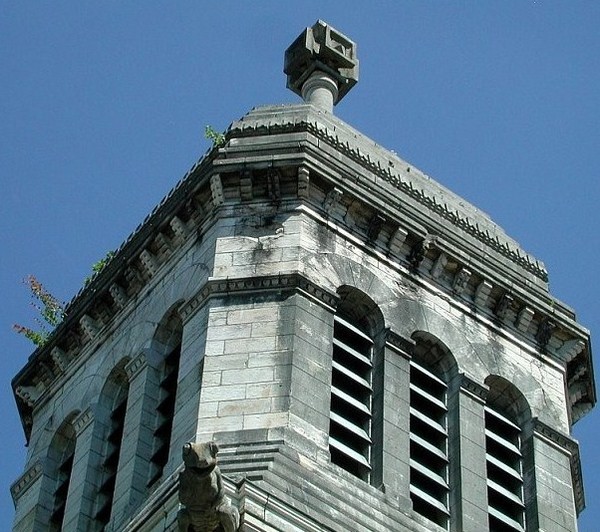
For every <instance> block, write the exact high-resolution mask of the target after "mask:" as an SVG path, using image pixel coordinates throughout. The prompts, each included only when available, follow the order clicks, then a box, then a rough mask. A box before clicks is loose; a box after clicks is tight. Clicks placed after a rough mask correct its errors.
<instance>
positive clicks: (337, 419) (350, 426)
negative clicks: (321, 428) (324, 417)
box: [330, 412, 371, 443]
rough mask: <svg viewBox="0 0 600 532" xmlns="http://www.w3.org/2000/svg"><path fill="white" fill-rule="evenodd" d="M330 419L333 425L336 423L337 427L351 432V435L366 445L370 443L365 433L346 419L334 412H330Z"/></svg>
mask: <svg viewBox="0 0 600 532" xmlns="http://www.w3.org/2000/svg"><path fill="white" fill-rule="evenodd" d="M330 419H331V421H333V422H334V423H337V424H338V425H341V426H342V427H344V428H345V429H346V430H349V431H350V432H352V434H354V435H355V436H357V437H358V438H361V439H362V440H364V441H365V442H367V443H371V438H369V435H368V434H367V432H366V431H365V430H363V429H362V428H360V427H359V426H357V425H355V424H354V423H351V422H350V421H348V420H347V419H346V418H344V417H342V416H340V415H339V414H336V413H335V412H331V415H330Z"/></svg>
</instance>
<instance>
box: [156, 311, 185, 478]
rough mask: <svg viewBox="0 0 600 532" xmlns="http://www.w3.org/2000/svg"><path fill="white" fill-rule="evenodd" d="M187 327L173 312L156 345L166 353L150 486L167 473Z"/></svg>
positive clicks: (159, 395)
mask: <svg viewBox="0 0 600 532" xmlns="http://www.w3.org/2000/svg"><path fill="white" fill-rule="evenodd" d="M182 332H183V326H182V323H181V319H180V318H179V315H178V314H177V313H172V314H171V315H170V316H169V318H168V319H167V320H166V321H165V322H164V323H162V324H161V325H160V326H159V328H158V330H157V333H156V335H155V338H154V342H155V346H157V347H158V349H159V350H160V351H163V352H165V353H166V355H165V356H164V358H163V359H162V362H161V364H160V365H159V375H158V403H157V405H156V420H155V428H154V432H153V436H154V441H153V447H152V455H151V457H150V464H151V470H150V477H149V480H148V486H151V485H152V484H154V483H155V482H156V481H157V480H158V479H159V478H160V477H161V476H162V474H163V470H164V468H165V466H166V464H167V462H168V460H169V448H170V445H171V435H172V432H173V416H174V414H175V400H176V397H177V378H178V374H179V359H180V356H181V337H182Z"/></svg>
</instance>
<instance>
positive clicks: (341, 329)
mask: <svg viewBox="0 0 600 532" xmlns="http://www.w3.org/2000/svg"><path fill="white" fill-rule="evenodd" d="M339 294H340V296H341V300H340V303H339V305H338V309H337V312H336V315H335V316H334V326H333V361H332V384H331V408H330V424H329V451H330V453H331V461H332V462H333V463H334V464H336V465H338V466H340V467H341V468H343V469H345V470H346V471H348V472H349V473H351V474H352V475H354V476H356V477H358V478H360V479H362V480H364V481H366V482H369V481H371V477H372V469H373V427H374V422H373V416H374V410H376V409H374V405H373V397H374V394H373V381H374V375H375V373H374V366H375V364H374V360H375V358H376V357H375V348H376V341H375V336H376V333H377V332H379V331H378V330H377V329H378V328H379V329H381V330H382V329H383V327H382V324H383V319H382V317H381V313H380V311H379V309H378V308H377V306H376V305H375V303H374V302H373V301H372V300H371V299H369V298H368V297H367V296H366V295H365V294H363V293H362V292H359V291H358V290H356V289H353V288H350V287H342V288H341V289H340V290H339Z"/></svg>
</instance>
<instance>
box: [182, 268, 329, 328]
mask: <svg viewBox="0 0 600 532" xmlns="http://www.w3.org/2000/svg"><path fill="white" fill-rule="evenodd" d="M286 291H299V292H301V293H303V294H305V295H307V296H309V297H310V298H311V299H313V300H315V301H317V302H318V303H319V304H321V305H323V306H325V307H327V308H329V309H332V310H333V309H335V307H336V305H337V302H338V299H339V297H338V296H337V295H336V294H333V293H331V292H329V291H327V290H325V289H323V288H322V287H320V286H318V285H317V284H315V283H313V282H312V281H310V280H309V279H308V278H307V277H305V276H303V275H302V274H300V273H288V274H277V275H266V276H260V277H240V278H235V279H232V278H228V279H221V278H218V277H212V278H210V279H208V281H207V282H206V284H205V285H204V286H203V287H202V288H201V289H200V290H199V291H198V292H196V294H195V295H194V296H193V297H192V298H191V299H190V300H189V302H188V303H187V304H185V305H184V306H183V307H182V308H181V311H180V315H181V318H182V320H183V322H184V323H185V322H186V321H187V320H189V319H190V317H191V316H192V315H193V314H194V313H195V312H197V310H198V309H199V308H201V307H202V306H203V305H204V304H205V303H206V301H207V300H208V299H210V298H212V297H222V296H226V295H232V294H239V293H252V292H260V293H261V294H263V293H265V292H278V293H281V292H286Z"/></svg>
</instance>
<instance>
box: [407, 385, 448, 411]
mask: <svg viewBox="0 0 600 532" xmlns="http://www.w3.org/2000/svg"><path fill="white" fill-rule="evenodd" d="M410 390H411V392H415V393H417V394H419V395H420V396H421V397H423V399H426V400H427V401H429V402H430V403H432V404H434V405H435V406H437V407H438V408H440V409H441V410H444V411H448V409H447V408H446V405H445V404H444V403H443V402H442V401H440V400H439V399H437V398H436V397H434V396H433V395H431V394H430V393H427V392H426V391H425V390H423V388H421V387H419V386H415V385H414V384H411V385H410Z"/></svg>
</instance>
